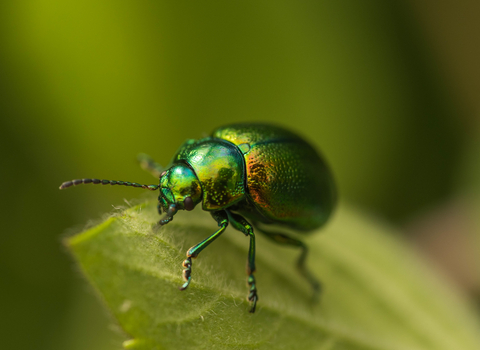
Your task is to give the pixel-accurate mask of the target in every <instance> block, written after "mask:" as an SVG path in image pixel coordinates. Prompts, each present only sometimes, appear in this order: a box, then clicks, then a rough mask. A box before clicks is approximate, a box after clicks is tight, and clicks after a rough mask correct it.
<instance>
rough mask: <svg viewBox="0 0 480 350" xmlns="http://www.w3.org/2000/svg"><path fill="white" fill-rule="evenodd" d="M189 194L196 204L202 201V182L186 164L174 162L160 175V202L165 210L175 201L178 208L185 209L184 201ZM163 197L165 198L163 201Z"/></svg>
mask: <svg viewBox="0 0 480 350" xmlns="http://www.w3.org/2000/svg"><path fill="white" fill-rule="evenodd" d="M187 196H188V197H191V198H192V199H193V202H194V203H195V204H196V203H198V202H200V200H201V196H202V188H201V185H200V182H199V181H198V179H197V176H196V175H195V173H194V172H193V170H192V169H190V167H188V166H187V165H186V164H181V163H180V164H174V165H173V166H172V167H170V168H169V169H168V170H166V171H165V172H163V173H162V176H161V177H160V198H159V199H160V203H161V204H162V207H163V209H164V210H165V212H166V211H167V210H168V205H169V204H171V203H175V204H176V205H177V206H178V208H177V209H184V207H183V202H184V200H185V198H186V197H187ZM163 198H164V199H165V200H163V201H162V199H163Z"/></svg>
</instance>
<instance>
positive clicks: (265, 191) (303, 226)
mask: <svg viewBox="0 0 480 350" xmlns="http://www.w3.org/2000/svg"><path fill="white" fill-rule="evenodd" d="M212 136H213V137H214V138H219V139H223V140H227V141H229V142H231V143H233V144H235V145H237V146H238V147H239V148H240V149H242V150H246V153H245V154H244V155H243V158H244V161H245V166H246V187H247V197H248V201H247V203H246V204H245V205H243V206H241V207H238V208H237V210H236V211H237V212H239V213H240V214H243V215H245V216H246V217H251V218H254V219H255V220H258V221H262V222H265V223H275V224H282V225H287V226H290V227H292V228H295V229H297V230H302V231H310V230H313V229H315V228H318V227H320V226H321V225H323V224H324V223H325V222H326V221H327V219H328V217H329V216H330V214H331V213H332V211H333V208H334V205H335V201H336V194H335V185H334V181H333V177H332V175H331V173H330V170H329V169H328V167H327V165H326V164H325V162H324V161H323V160H322V158H321V157H320V156H319V155H318V153H317V152H316V151H315V150H314V149H313V148H312V147H311V146H310V145H309V144H308V143H307V142H305V141H304V140H303V139H302V138H300V137H299V136H297V135H295V134H294V133H292V132H290V131H287V130H285V129H283V128H280V127H277V126H273V125H262V124H238V125H228V126H225V127H220V128H218V129H216V130H215V131H214V132H213V134H212ZM252 206H253V207H254V208H255V209H256V210H255V209H254V208H252Z"/></svg>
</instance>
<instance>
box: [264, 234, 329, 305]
mask: <svg viewBox="0 0 480 350" xmlns="http://www.w3.org/2000/svg"><path fill="white" fill-rule="evenodd" d="M257 230H258V231H259V232H261V233H263V234H265V236H267V237H268V238H270V239H271V240H273V241H275V242H276V243H279V244H283V245H290V246H294V247H299V248H300V249H301V250H302V252H301V253H300V256H299V257H298V260H297V268H298V270H299V272H300V274H301V275H302V276H303V277H305V279H306V280H307V281H308V283H310V285H311V286H312V289H313V298H312V299H313V301H317V300H318V296H319V295H320V291H321V284H320V282H319V281H318V280H317V278H316V277H315V276H314V275H313V274H312V273H311V272H310V270H309V269H307V266H306V264H305V261H306V259H307V255H308V247H307V246H306V245H305V243H303V242H302V241H300V240H298V239H295V238H292V237H289V236H287V235H285V234H283V233H276V232H271V231H266V230H264V229H260V228H258V225H257Z"/></svg>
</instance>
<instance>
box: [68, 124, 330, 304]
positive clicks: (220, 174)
mask: <svg viewBox="0 0 480 350" xmlns="http://www.w3.org/2000/svg"><path fill="white" fill-rule="evenodd" d="M138 160H139V162H140V165H141V166H142V168H144V169H145V170H148V171H150V172H151V173H152V174H153V175H154V176H155V177H157V178H159V179H160V181H159V184H158V185H141V184H138V183H134V182H126V181H111V180H98V179H78V180H72V181H67V182H64V183H63V184H62V185H61V186H60V189H64V188H67V187H70V186H77V185H80V184H88V183H92V184H102V185H107V184H110V185H123V186H133V187H142V188H144V189H148V190H152V191H155V190H160V195H159V196H158V213H159V214H162V211H163V212H164V213H165V216H164V218H162V219H161V220H160V221H159V225H165V224H168V223H169V222H170V221H172V219H173V217H174V215H175V214H176V213H177V211H178V210H193V208H195V206H196V205H197V204H199V203H202V209H203V210H205V211H209V212H210V213H211V215H212V217H213V219H214V220H215V221H216V222H217V223H218V226H219V227H220V228H219V229H218V230H217V231H216V232H215V233H214V234H212V235H211V236H209V237H207V238H206V239H204V240H203V241H201V242H200V243H198V244H196V245H194V246H193V247H191V248H190V249H189V250H188V251H187V258H186V259H185V261H184V262H183V267H184V270H183V278H184V280H185V283H184V284H183V285H182V286H181V287H180V290H185V289H186V288H187V287H188V286H189V284H190V282H191V279H192V259H193V258H196V257H197V256H198V254H200V252H201V251H202V250H204V249H205V248H206V247H207V246H208V245H209V244H210V243H212V242H213V241H214V240H215V239H217V238H218V237H219V236H220V235H221V234H222V233H223V232H224V231H225V229H226V228H227V226H228V224H229V223H230V224H232V226H233V227H234V228H235V229H236V230H238V231H241V232H243V233H244V234H245V235H246V236H247V237H249V238H250V247H249V249H248V260H247V275H248V276H247V283H248V286H249V292H248V296H247V299H248V301H250V303H251V308H250V312H252V313H253V312H255V308H256V304H257V300H258V294H257V285H256V282H255V277H254V275H253V273H254V272H255V234H254V229H253V226H252V224H253V225H254V226H255V229H256V230H257V231H259V232H262V233H264V234H265V235H266V236H267V237H268V238H270V239H272V240H273V241H275V242H277V243H280V244H284V245H291V246H295V247H298V248H300V249H301V254H300V257H299V258H298V260H297V267H298V269H299V271H300V273H301V274H302V275H303V276H304V277H305V278H306V279H307V281H308V282H309V283H310V284H311V286H312V288H313V291H314V296H316V295H318V294H319V292H320V283H319V282H318V281H317V279H316V278H315V277H314V276H313V274H312V273H311V272H310V271H309V270H308V269H307V267H306V265H305V260H306V257H307V252H308V248H307V246H306V245H305V244H304V243H303V242H302V241H301V240H298V239H296V238H293V237H290V236H288V235H286V234H284V233H281V232H276V231H270V230H266V229H264V228H260V227H259V224H267V225H268V224H277V225H281V226H284V227H288V228H290V229H294V230H296V231H298V232H304V233H305V232H309V231H312V230H314V229H316V228H318V227H320V226H322V225H323V224H324V223H325V222H326V221H327V219H328V218H329V216H330V215H331V213H332V211H333V208H334V206H335V201H336V191H335V185H334V181H333V177H332V175H331V172H330V170H329V168H328V167H327V165H326V163H325V162H324V161H323V160H322V158H321V157H320V156H319V155H318V153H317V152H316V151H315V150H314V149H313V148H312V147H311V146H310V145H309V144H308V143H307V142H306V141H304V140H303V139H302V138H300V137H299V136H297V135H296V134H294V133H292V132H290V131H288V130H285V129H283V128H281V127H279V126H275V125H268V124H253V123H246V124H233V125H227V126H223V127H220V128H217V129H216V130H214V131H213V133H212V136H210V137H206V138H203V139H200V140H188V141H186V142H185V143H184V144H183V145H182V146H181V147H180V149H179V150H178V152H177V154H176V155H175V156H174V157H173V160H172V162H171V165H170V167H168V168H167V169H163V168H162V167H161V166H160V165H159V164H158V163H156V162H154V161H153V160H152V158H150V157H149V156H147V155H145V154H140V155H139V158H138ZM247 219H248V221H247Z"/></svg>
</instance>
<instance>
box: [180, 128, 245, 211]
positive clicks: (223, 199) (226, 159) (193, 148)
mask: <svg viewBox="0 0 480 350" xmlns="http://www.w3.org/2000/svg"><path fill="white" fill-rule="evenodd" d="M182 162H183V163H186V164H188V165H189V166H190V167H191V168H192V169H193V171H194V172H195V174H196V176H197V177H198V180H199V181H200V183H201V186H202V190H203V201H202V207H203V209H204V210H208V211H213V210H220V209H225V208H227V207H229V206H231V205H233V204H235V203H237V202H238V201H240V200H241V199H242V198H243V197H244V195H245V179H244V177H245V162H244V160H243V155H242V153H241V152H240V150H239V149H238V147H236V146H235V145H233V144H232V143H230V142H227V141H224V140H220V139H214V138H210V137H209V138H205V139H202V140H199V141H195V142H192V141H190V140H189V141H187V142H186V143H185V144H184V145H183V146H182V147H181V148H180V149H179V151H178V153H177V154H176V155H175V156H174V157H173V163H174V164H175V163H182Z"/></svg>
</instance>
